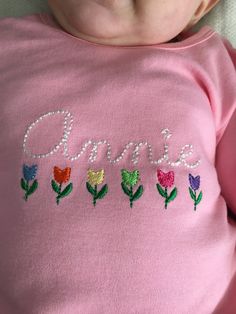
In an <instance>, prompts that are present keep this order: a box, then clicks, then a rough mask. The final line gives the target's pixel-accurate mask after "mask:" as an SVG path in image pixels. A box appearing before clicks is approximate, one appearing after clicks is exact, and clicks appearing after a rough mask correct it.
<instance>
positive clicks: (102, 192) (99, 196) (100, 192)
mask: <svg viewBox="0 0 236 314" xmlns="http://www.w3.org/2000/svg"><path fill="white" fill-rule="evenodd" d="M107 192H108V186H107V184H105V185H104V186H103V187H102V189H101V190H100V191H99V192H98V194H97V198H99V199H102V198H103V197H104V196H105V195H106V194H107Z"/></svg>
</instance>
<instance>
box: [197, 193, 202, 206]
mask: <svg viewBox="0 0 236 314" xmlns="http://www.w3.org/2000/svg"><path fill="white" fill-rule="evenodd" d="M201 200H202V191H201V192H200V194H199V195H198V198H197V200H196V205H198V204H199V203H200V202H201Z"/></svg>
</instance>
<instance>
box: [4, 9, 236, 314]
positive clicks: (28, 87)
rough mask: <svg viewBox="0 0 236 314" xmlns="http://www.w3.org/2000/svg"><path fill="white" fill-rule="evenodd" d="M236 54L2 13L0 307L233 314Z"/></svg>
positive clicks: (211, 42) (43, 312)
mask: <svg viewBox="0 0 236 314" xmlns="http://www.w3.org/2000/svg"><path fill="white" fill-rule="evenodd" d="M235 63H236V51H235V50H234V49H233V48H232V46H231V45H230V44H229V43H228V42H227V41H226V40H225V39H222V38H221V37H220V36H219V35H218V34H216V33H215V32H214V31H213V30H211V29H210V28H209V27H204V28H203V29H201V31H200V32H198V33H196V34H194V35H191V36H189V35H188V36H185V38H184V39H183V40H182V41H180V42H176V43H166V44H160V45H158V44H157V45H147V46H133V47H122V46H120V47H114V46H104V45H101V44H94V43H91V42H88V41H86V40H82V39H79V38H76V37H74V36H72V35H70V34H68V33H66V32H65V31H64V30H63V29H62V28H60V26H58V24H57V23H56V22H55V20H54V19H53V17H52V16H51V15H47V14H42V15H39V14H35V15H31V16H26V17H23V18H5V19H3V20H1V21H0V73H1V75H0V95H1V115H0V134H1V136H0V147H1V154H0V175H1V181H0V200H1V205H0V313H4V314H15V313H17V314H18V313H20V314H21V313H22V314H79V313H81V314H157V313H163V314H169V313H170V314H174V313H176V314H199V313H200V314H211V313H213V311H214V313H216V312H217V310H216V307H218V309H219V308H220V310H219V313H224V314H225V313H235V311H234V309H235V308H236V305H233V300H234V299H235V298H234V295H233V297H230V291H229V287H230V285H232V283H233V279H232V278H233V275H234V273H235V252H234V251H235V240H236V225H235V224H234V222H233V221H232V220H231V219H228V218H227V207H226V203H227V204H228V206H229V207H230V208H231V210H232V211H233V212H235V213H236V193H235V175H236V145H235V143H236V112H235V108H236V88H235V87H236V75H235ZM234 306H235V307H234ZM222 309H223V310H222ZM231 311H232V312H231ZM217 313H218V312H217Z"/></svg>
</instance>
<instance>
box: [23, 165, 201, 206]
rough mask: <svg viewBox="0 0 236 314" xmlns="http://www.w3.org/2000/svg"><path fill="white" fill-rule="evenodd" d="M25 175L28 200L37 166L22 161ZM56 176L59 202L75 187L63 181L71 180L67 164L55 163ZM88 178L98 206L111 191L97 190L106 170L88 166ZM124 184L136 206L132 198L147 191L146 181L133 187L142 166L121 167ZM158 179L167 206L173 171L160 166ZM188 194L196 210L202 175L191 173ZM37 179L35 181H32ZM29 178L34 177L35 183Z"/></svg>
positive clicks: (174, 191)
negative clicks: (129, 168) (164, 170)
mask: <svg viewBox="0 0 236 314" xmlns="http://www.w3.org/2000/svg"><path fill="white" fill-rule="evenodd" d="M22 171H23V178H21V188H22V189H23V190H24V192H25V194H24V200H25V201H27V200H28V198H29V196H30V195H32V194H33V193H34V192H35V191H36V190H37V188H38V181H37V179H36V175H37V171H38V166H37V165H32V166H28V165H25V164H24V165H23V169H22ZM53 175H54V179H53V180H52V181H51V186H52V190H53V191H54V192H55V193H56V194H57V196H56V203H57V204H59V203H60V200H61V199H62V198H64V197H66V196H68V195H69V194H70V193H71V192H72V189H73V184H72V183H69V184H68V185H67V186H66V187H65V188H64V189H63V190H62V184H65V183H67V182H68V181H69V180H70V175H71V168H70V167H66V168H65V169H60V168H59V167H57V166H55V167H54V169H53ZM87 178H88V181H87V182H86V187H87V190H88V192H89V193H90V194H91V195H92V200H93V205H94V206H96V202H97V200H100V199H103V198H104V197H105V195H106V194H107V193H108V185H107V184H105V185H103V186H102V187H101V189H100V190H98V185H99V184H102V183H103V182H104V178H105V171H104V169H101V170H99V171H94V170H92V169H89V170H88V172H87ZM121 179H122V182H121V187H122V190H123V192H124V193H125V194H126V195H127V196H128V197H129V202H130V207H133V202H135V201H137V200H138V199H139V198H140V197H141V196H142V195H143V192H144V188H143V185H139V186H138V188H137V189H136V191H134V187H135V185H137V183H138V181H139V180H140V173H139V170H134V171H128V170H127V169H122V170H121ZM157 179H158V181H159V183H157V184H156V188H157V191H158V192H159V194H160V195H161V196H162V197H163V198H164V203H165V209H167V206H168V204H169V203H170V202H171V201H173V200H174V199H175V198H176V196H177V188H176V187H174V188H173V189H172V191H171V192H170V193H168V188H171V187H172V186H173V185H174V172H173V171H169V172H167V173H165V172H163V171H162V170H160V169H157ZM188 179H189V184H190V186H189V195H190V197H191V198H192V200H193V201H194V210H196V207H197V205H198V204H199V203H200V202H201V200H202V196H203V194H202V191H200V193H199V194H198V195H197V192H196V191H197V190H198V189H199V187H200V176H199V175H198V176H196V177H194V176H193V175H192V174H189V176H188ZM33 180H34V181H33ZM30 181H33V182H32V183H31V182H30Z"/></svg>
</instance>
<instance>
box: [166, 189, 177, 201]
mask: <svg viewBox="0 0 236 314" xmlns="http://www.w3.org/2000/svg"><path fill="white" fill-rule="evenodd" d="M176 195H177V189H176V188H174V189H173V190H172V191H171V193H170V195H169V196H168V198H167V203H169V202H171V201H173V200H174V199H175V198H176Z"/></svg>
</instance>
